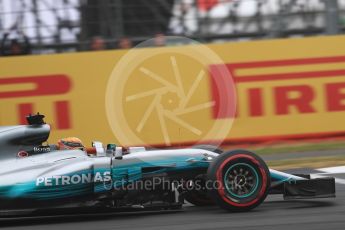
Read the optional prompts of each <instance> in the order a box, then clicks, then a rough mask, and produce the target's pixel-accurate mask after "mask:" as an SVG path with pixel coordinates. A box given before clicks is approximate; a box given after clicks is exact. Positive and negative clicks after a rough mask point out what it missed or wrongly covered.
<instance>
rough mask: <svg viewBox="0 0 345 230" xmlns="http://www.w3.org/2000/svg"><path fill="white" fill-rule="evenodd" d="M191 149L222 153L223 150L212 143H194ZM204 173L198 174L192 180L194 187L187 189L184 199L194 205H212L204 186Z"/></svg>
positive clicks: (212, 202)
mask: <svg viewBox="0 0 345 230" xmlns="http://www.w3.org/2000/svg"><path fill="white" fill-rule="evenodd" d="M192 148H193V149H203V150H208V151H211V152H214V153H218V154H222V153H223V152H224V151H223V150H222V149H221V148H217V147H216V146H213V145H195V146H193V147H192ZM205 182H206V175H199V176H197V177H195V179H194V180H193V183H194V185H195V186H194V187H195V189H192V190H189V191H188V192H187V193H186V194H185V196H184V199H185V200H186V201H188V202H189V203H191V204H193V205H195V206H209V205H214V204H215V203H214V201H213V200H212V199H211V198H210V197H209V194H208V192H207V190H206V188H205Z"/></svg>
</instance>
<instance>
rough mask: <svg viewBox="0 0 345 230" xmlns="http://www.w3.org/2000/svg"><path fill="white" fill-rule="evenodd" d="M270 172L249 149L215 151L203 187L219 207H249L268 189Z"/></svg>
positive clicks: (264, 195)
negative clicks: (205, 184) (205, 187)
mask: <svg viewBox="0 0 345 230" xmlns="http://www.w3.org/2000/svg"><path fill="white" fill-rule="evenodd" d="M269 188H270V172H269V169H268V167H267V165H266V164H265V162H264V161H263V160H262V159H261V158H260V157H258V156H257V155H255V154H254V153H252V152H249V151H246V150H235V151H230V152H226V153H223V154H221V155H219V156H218V157H217V158H216V159H215V160H214V161H213V162H212V163H211V164H210V166H209V168H208V171H207V190H208V193H209V196H210V197H211V198H212V200H213V201H214V202H215V203H216V204H218V205H219V206H220V207H221V208H223V209H226V210H228V211H232V212H244V211H249V210H251V209H253V208H255V207H257V206H258V205H260V204H261V203H262V202H263V201H264V200H265V198H266V197H267V194H268V192H269Z"/></svg>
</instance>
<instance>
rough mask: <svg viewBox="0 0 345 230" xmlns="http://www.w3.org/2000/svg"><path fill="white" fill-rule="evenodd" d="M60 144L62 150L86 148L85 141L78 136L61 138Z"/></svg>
mask: <svg viewBox="0 0 345 230" xmlns="http://www.w3.org/2000/svg"><path fill="white" fill-rule="evenodd" d="M58 146H59V149H60V150H67V149H81V150H84V145H83V143H82V142H81V140H80V139H79V138H77V137H67V138H63V139H60V140H59V141H58Z"/></svg>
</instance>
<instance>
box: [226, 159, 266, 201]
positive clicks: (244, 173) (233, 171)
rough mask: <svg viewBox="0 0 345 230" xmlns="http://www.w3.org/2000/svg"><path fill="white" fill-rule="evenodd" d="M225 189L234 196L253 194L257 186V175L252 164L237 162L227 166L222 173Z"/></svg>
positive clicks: (240, 196)
mask: <svg viewBox="0 0 345 230" xmlns="http://www.w3.org/2000/svg"><path fill="white" fill-rule="evenodd" d="M224 184H225V188H226V191H227V192H228V193H229V194H230V195H231V196H233V197H235V198H246V197H249V196H251V195H253V194H254V193H255V192H256V190H257V188H258V186H259V175H258V173H257V171H256V170H255V169H254V167H253V166H251V165H249V164H247V163H237V164H234V165H232V166H231V167H229V168H228V170H227V171H226V172H225V174H224Z"/></svg>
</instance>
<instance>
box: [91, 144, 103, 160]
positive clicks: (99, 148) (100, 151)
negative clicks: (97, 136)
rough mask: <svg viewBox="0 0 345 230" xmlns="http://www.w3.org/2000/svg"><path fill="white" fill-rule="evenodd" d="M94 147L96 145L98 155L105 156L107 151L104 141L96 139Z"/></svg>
mask: <svg viewBox="0 0 345 230" xmlns="http://www.w3.org/2000/svg"><path fill="white" fill-rule="evenodd" d="M92 147H94V148H95V149H96V154H97V156H98V157H104V156H105V151H104V148H103V144H102V142H99V141H94V142H92Z"/></svg>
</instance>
